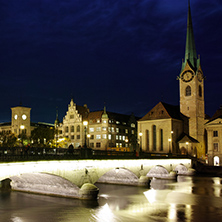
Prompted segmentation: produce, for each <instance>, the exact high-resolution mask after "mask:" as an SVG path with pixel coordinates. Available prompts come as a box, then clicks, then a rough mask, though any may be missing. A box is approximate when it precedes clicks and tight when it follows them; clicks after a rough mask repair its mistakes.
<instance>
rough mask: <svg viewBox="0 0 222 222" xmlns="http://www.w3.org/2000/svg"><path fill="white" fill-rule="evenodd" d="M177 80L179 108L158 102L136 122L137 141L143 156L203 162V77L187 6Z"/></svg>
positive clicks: (204, 144) (204, 147) (204, 146)
mask: <svg viewBox="0 0 222 222" xmlns="http://www.w3.org/2000/svg"><path fill="white" fill-rule="evenodd" d="M177 79H178V80H179V89H180V90H179V93H180V105H179V106H173V105H169V104H166V103H163V102H159V103H158V104H157V105H156V106H155V107H154V108H153V109H151V110H150V111H149V112H148V113H147V114H146V115H145V116H144V117H142V118H141V119H140V120H139V121H138V138H139V140H140V143H141V148H142V150H143V151H145V152H154V153H155V152H157V153H172V154H189V155H192V156H196V157H198V158H202V159H205V150H206V142H205V141H206V140H205V125H204V124H205V123H206V120H205V107H204V75H203V71H202V68H201V64H200V57H198V56H197V53H196V47H195V41H194V34H193V26H192V19H191V10H190V4H189V6H188V18H187V33H186V48H185V58H184V60H183V62H182V67H181V72H180V74H179V76H178V77H177Z"/></svg>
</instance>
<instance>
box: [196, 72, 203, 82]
mask: <svg viewBox="0 0 222 222" xmlns="http://www.w3.org/2000/svg"><path fill="white" fill-rule="evenodd" d="M197 79H198V80H199V81H200V82H201V81H202V79H203V73H202V72H201V71H200V70H198V73H197Z"/></svg>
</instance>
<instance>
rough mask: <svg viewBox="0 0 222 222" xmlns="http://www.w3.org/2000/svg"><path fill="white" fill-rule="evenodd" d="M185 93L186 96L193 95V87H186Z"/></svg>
mask: <svg viewBox="0 0 222 222" xmlns="http://www.w3.org/2000/svg"><path fill="white" fill-rule="evenodd" d="M185 95H186V96H191V87H190V86H187V87H186V91H185Z"/></svg>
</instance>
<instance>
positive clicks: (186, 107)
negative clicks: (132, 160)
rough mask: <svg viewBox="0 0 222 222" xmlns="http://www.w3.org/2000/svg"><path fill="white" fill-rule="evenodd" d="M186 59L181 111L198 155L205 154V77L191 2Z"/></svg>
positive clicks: (181, 87) (181, 78)
mask: <svg viewBox="0 0 222 222" xmlns="http://www.w3.org/2000/svg"><path fill="white" fill-rule="evenodd" d="M188 5H189V6H188V18H187V35H186V48H185V59H184V60H183V62H182V68H181V72H180V75H179V77H178V79H179V84H180V112H181V113H182V114H183V115H185V116H187V117H188V118H189V135H190V136H191V137H193V138H194V139H196V140H197V141H198V142H199V143H197V144H196V147H195V148H196V149H197V156H198V157H201V156H203V155H204V154H205V145H204V117H205V108H204V77H203V72H202V68H201V65H200V57H197V53H196V47H195V41H194V34H193V25H192V18H191V10H190V2H189V4H188Z"/></svg>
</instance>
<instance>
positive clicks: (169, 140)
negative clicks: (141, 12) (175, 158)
mask: <svg viewBox="0 0 222 222" xmlns="http://www.w3.org/2000/svg"><path fill="white" fill-rule="evenodd" d="M168 141H169V153H171V149H170V142H171V141H172V139H171V138H170V139H168Z"/></svg>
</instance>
